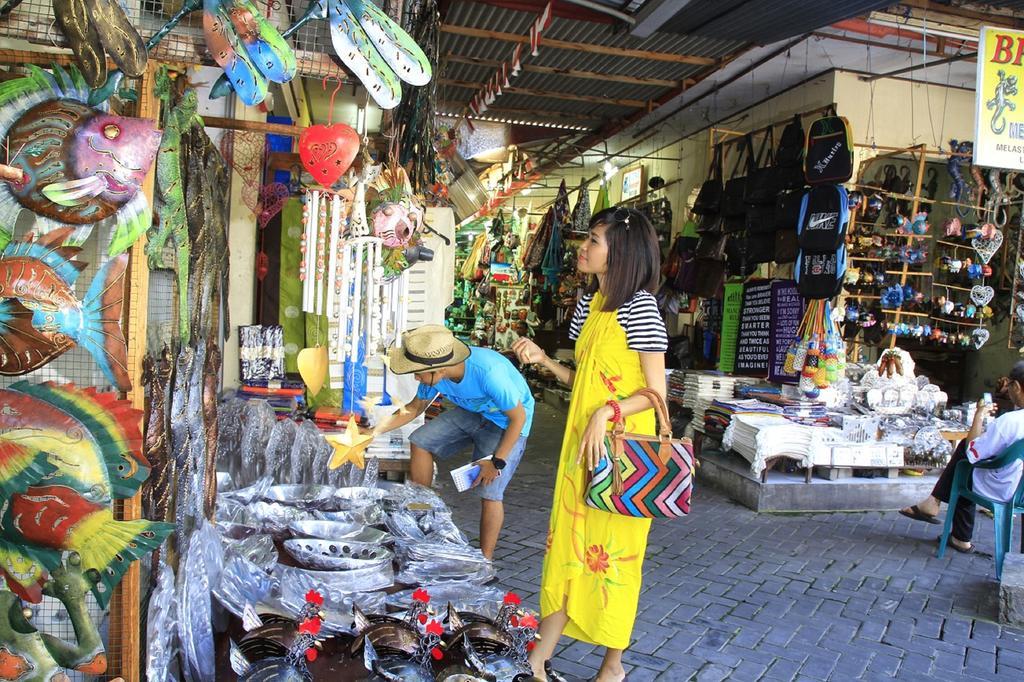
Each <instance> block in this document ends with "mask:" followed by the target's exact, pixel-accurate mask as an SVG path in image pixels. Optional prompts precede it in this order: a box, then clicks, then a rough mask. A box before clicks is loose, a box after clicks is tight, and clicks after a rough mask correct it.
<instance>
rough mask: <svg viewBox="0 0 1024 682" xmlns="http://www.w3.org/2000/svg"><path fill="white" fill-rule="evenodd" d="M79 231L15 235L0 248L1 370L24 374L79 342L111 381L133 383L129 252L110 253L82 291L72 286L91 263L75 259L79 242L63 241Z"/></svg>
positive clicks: (124, 387) (128, 386)
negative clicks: (124, 310) (126, 318)
mask: <svg viewBox="0 0 1024 682" xmlns="http://www.w3.org/2000/svg"><path fill="white" fill-rule="evenodd" d="M73 231H74V230H73V228H70V227H68V228H62V229H58V230H54V231H53V232H50V233H49V234H47V235H45V236H44V237H42V238H40V239H39V240H38V241H34V242H32V241H24V242H23V241H16V242H11V243H9V244H8V245H7V247H6V248H5V249H4V250H3V253H0V374H6V375H21V374H26V373H27V372H31V371H32V370H35V369H38V368H39V367H42V366H43V365H45V364H46V363H48V362H50V361H51V360H52V359H54V358H55V357H57V356H59V355H61V354H62V353H64V352H65V351H67V350H68V349H70V348H71V347H72V346H74V345H75V344H78V345H80V346H82V347H83V348H85V349H86V350H87V351H88V352H89V354H90V355H92V357H93V359H94V360H95V362H96V364H97V365H98V366H99V368H100V369H101V370H102V371H103V374H104V375H105V376H106V377H107V379H108V380H109V381H110V382H111V383H112V384H113V385H115V386H117V387H118V388H119V389H120V390H122V391H128V390H130V389H131V387H132V382H131V377H130V375H129V374H128V346H127V344H126V343H125V339H124V334H123V333H122V332H121V306H122V302H123V300H124V273H125V269H126V268H127V266H128V256H127V254H122V255H120V256H117V257H116V258H113V259H111V260H109V261H107V263H106V264H104V265H103V267H102V268H100V270H99V272H97V273H96V277H95V278H94V279H93V282H92V284H91V285H90V287H89V289H88V291H87V292H86V294H85V297H84V298H82V299H79V298H78V297H77V296H76V294H75V292H74V286H75V281H76V280H77V279H78V274H79V272H80V271H81V270H82V268H84V267H85V264H84V263H82V262H80V261H74V260H72V259H73V258H74V256H75V255H77V254H78V252H79V250H80V249H79V248H78V247H69V246H61V243H62V242H64V241H65V240H67V239H69V238H70V236H71V234H72V232H73Z"/></svg>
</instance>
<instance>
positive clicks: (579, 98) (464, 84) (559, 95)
mask: <svg viewBox="0 0 1024 682" xmlns="http://www.w3.org/2000/svg"><path fill="white" fill-rule="evenodd" d="M437 82H438V83H439V84H440V85H451V86H454V87H456V88H466V89H467V90H479V89H480V88H481V87H483V86H482V84H481V83H473V82H471V81H459V80H452V79H451V78H441V79H439V80H438V81H437ZM501 91H502V92H507V93H509V94H510V95H530V96H532V97H550V98H552V99H562V100H570V101H573V102H591V103H593V104H614V105H617V106H620V107H631V108H633V109H644V108H647V105H648V104H649V103H648V102H647V101H646V100H642V99H614V98H609V97H597V96H591V95H572V94H569V93H567V92H550V91H548V90H534V89H533V88H520V87H516V86H512V87H508V88H502V89H501Z"/></svg>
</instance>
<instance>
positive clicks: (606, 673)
mask: <svg viewBox="0 0 1024 682" xmlns="http://www.w3.org/2000/svg"><path fill="white" fill-rule="evenodd" d="M625 679H626V669H625V668H623V667H622V666H621V665H617V666H614V667H612V666H608V665H602V666H601V669H600V670H598V671H597V677H595V678H594V682H622V681H623V680H625Z"/></svg>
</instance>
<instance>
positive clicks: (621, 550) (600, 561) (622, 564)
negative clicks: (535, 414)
mask: <svg viewBox="0 0 1024 682" xmlns="http://www.w3.org/2000/svg"><path fill="white" fill-rule="evenodd" d="M603 303H604V299H603V297H602V296H601V294H600V293H597V294H595V296H594V299H593V301H592V302H591V305H590V313H589V315H588V316H587V318H586V322H585V323H584V324H583V328H582V330H581V331H580V335H579V338H578V339H577V341H576V365H577V367H576V379H575V383H574V385H573V390H572V400H571V401H570V403H569V418H568V421H567V424H566V431H565V438H564V439H563V441H562V452H561V455H560V458H559V463H558V474H557V481H556V482H555V496H554V502H553V504H552V509H551V521H550V523H549V526H548V538H547V553H546V554H545V556H544V567H543V575H542V577H541V596H540V607H541V613H542V615H544V616H547V615H548V614H551V613H554V612H556V611H558V610H559V609H561V608H562V607H563V605H564V606H565V609H566V613H567V614H568V616H569V624H568V626H567V627H566V630H565V634H567V635H569V636H570V637H573V638H575V639H578V640H581V641H584V642H588V643H590V644H596V645H600V646H605V647H609V648H612V649H625V648H626V647H628V646H629V642H630V636H631V634H632V632H633V621H634V620H635V618H636V610H637V604H638V602H639V599H640V581H641V571H642V567H643V560H644V553H645V552H646V550H647V532H648V530H650V527H651V520H650V519H638V518H631V517H628V516H621V515H619V514H611V513H608V512H605V511H600V510H598V509H594V508H592V507H588V506H587V505H586V504H585V503H584V502H583V492H584V490H585V489H586V485H587V481H588V479H589V475H588V472H587V470H586V465H585V464H583V465H578V464H577V463H576V458H577V455H578V452H579V444H580V439H581V438H582V436H583V432H584V431H585V430H586V427H587V423H588V422H589V421H590V417H591V415H592V414H593V413H594V410H596V409H598V408H599V407H601V406H602V405H604V404H605V403H606V402H607V401H608V400H611V399H616V400H621V399H623V398H626V397H628V396H630V395H632V394H633V393H634V392H635V391H636V390H637V389H640V388H643V387H644V386H645V385H646V381H645V379H644V375H643V371H642V370H641V367H640V354H639V353H637V352H636V351H633V350H630V348H629V346H628V345H627V343H626V330H625V329H623V328H622V325H621V324H620V323H619V320H618V318H617V315H616V312H614V311H613V312H604V311H602V310H601V306H602V305H603ZM626 431H628V432H633V433H649V434H653V433H655V418H654V410H645V411H644V412H641V413H639V414H636V415H633V416H631V417H626Z"/></svg>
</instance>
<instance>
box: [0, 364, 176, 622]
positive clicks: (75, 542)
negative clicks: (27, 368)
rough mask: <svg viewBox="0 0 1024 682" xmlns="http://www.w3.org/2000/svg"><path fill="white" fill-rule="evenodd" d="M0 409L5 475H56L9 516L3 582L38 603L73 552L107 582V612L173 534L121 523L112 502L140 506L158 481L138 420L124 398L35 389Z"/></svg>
mask: <svg viewBox="0 0 1024 682" xmlns="http://www.w3.org/2000/svg"><path fill="white" fill-rule="evenodd" d="M0 405H3V406H4V409H2V410H0V472H4V474H3V475H4V476H5V477H7V476H9V474H10V473H11V472H12V471H13V468H12V467H14V466H19V468H21V469H22V470H23V469H24V465H26V464H27V463H31V462H36V463H39V462H43V463H46V464H48V465H50V466H51V467H52V468H53V470H52V471H51V472H50V473H48V474H46V475H45V476H43V477H41V478H40V479H39V480H37V481H34V482H33V483H32V484H31V485H30V486H29V487H27V488H25V489H24V490H23V491H22V492H20V493H18V494H15V495H12V496H10V498H9V501H8V500H5V503H4V504H3V505H2V506H0V574H2V575H3V577H5V578H6V579H7V584H8V587H10V588H11V589H12V590H14V591H15V592H17V593H18V594H19V595H21V596H22V597H23V598H25V599H29V600H32V601H39V599H40V597H41V592H40V588H41V586H42V584H43V582H44V581H45V574H46V570H53V569H55V568H56V567H57V566H59V565H60V558H61V554H62V553H63V552H65V551H69V550H73V551H76V552H78V553H79V554H80V555H81V557H82V567H83V569H86V570H88V569H96V570H97V571H99V572H100V576H101V584H100V585H98V586H97V588H96V589H94V590H93V592H94V595H95V596H96V598H97V600H98V601H99V603H100V605H101V606H102V607H105V606H106V604H107V602H108V600H109V599H110V597H111V595H112V594H113V589H114V587H115V586H116V585H117V583H118V582H120V580H121V576H122V575H124V572H125V571H126V570H127V569H128V567H129V566H130V565H131V563H132V562H133V561H135V560H137V559H139V558H141V557H143V556H145V555H146V554H148V553H149V552H150V551H152V550H153V549H155V548H156V547H158V546H159V545H160V544H161V543H162V542H163V540H164V538H166V537H167V535H168V534H169V533H170V532H171V530H172V529H173V527H172V526H171V525H169V524H162V523H153V522H150V521H143V520H139V521H116V520H114V518H113V510H112V502H113V500H119V499H127V498H129V497H132V496H134V495H135V494H136V493H137V492H138V490H139V488H140V486H141V485H142V483H143V482H144V481H145V480H146V477H147V475H148V474H149V464H148V462H146V460H145V459H144V458H143V456H142V454H141V446H142V433H141V432H140V431H139V417H140V413H139V411H138V410H135V409H133V408H132V407H131V404H130V403H128V402H127V401H123V400H119V399H118V397H117V396H116V395H115V394H111V393H99V392H97V391H95V390H93V389H87V390H84V391H83V390H80V389H76V388H75V387H73V386H58V385H56V384H30V383H29V382H27V381H22V382H19V383H16V384H14V385H12V386H10V387H9V388H6V389H0Z"/></svg>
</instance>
